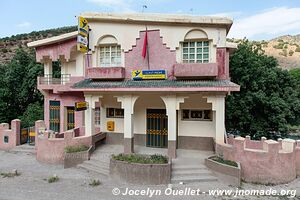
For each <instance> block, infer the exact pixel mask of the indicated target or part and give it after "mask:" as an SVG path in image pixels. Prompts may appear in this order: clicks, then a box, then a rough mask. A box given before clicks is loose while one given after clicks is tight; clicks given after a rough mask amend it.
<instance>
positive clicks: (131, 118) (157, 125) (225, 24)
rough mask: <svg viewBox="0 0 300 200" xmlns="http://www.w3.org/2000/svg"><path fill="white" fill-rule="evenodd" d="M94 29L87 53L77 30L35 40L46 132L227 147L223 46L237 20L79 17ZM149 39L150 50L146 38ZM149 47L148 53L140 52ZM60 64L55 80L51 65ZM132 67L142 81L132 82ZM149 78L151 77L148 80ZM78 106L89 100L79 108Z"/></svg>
mask: <svg viewBox="0 0 300 200" xmlns="http://www.w3.org/2000/svg"><path fill="white" fill-rule="evenodd" d="M81 16H82V17H84V18H86V19H87V20H88V22H89V26H90V29H91V31H90V35H89V44H90V49H91V50H90V53H89V54H90V55H86V54H83V53H81V52H80V51H78V50H77V34H78V33H77V31H76V32H72V33H67V34H64V35H60V36H56V37H52V38H48V39H43V40H39V41H34V42H31V43H29V44H28V46H29V47H33V48H35V49H36V59H37V61H38V62H40V63H42V64H43V65H44V76H43V77H38V89H39V90H40V91H41V92H42V93H43V95H44V101H45V103H44V109H45V111H44V121H45V124H46V128H47V129H48V130H53V131H55V132H64V131H67V130H68V129H73V128H80V129H83V130H84V133H85V135H86V136H92V135H95V134H97V133H99V132H105V133H106V134H107V135H106V143H112V144H123V145H124V152H125V153H131V152H134V144H137V145H144V146H149V147H159V148H167V149H168V154H169V156H170V157H172V158H174V157H176V149H199V150H213V149H214V144H215V143H220V144H223V143H224V138H225V135H224V134H225V97H226V96H227V95H229V94H230V92H232V91H239V89H240V88H239V86H238V85H237V84H235V83H233V82H231V81H230V75H229V54H230V52H231V50H233V49H234V48H236V45H235V44H232V43H228V42H226V36H227V34H228V32H229V30H230V27H231V25H232V20H230V19H227V18H220V17H202V16H185V15H163V14H107V13H82V14H81ZM146 35H147V42H146V46H145V36H146ZM145 48H146V56H144V55H143V49H144V50H145ZM58 60H59V61H60V63H61V76H60V78H53V75H52V74H53V70H52V68H53V67H52V63H53V62H54V61H58ZM135 70H141V71H137V72H142V73H143V74H144V75H145V74H148V76H147V75H145V77H144V78H141V79H139V80H133V77H134V75H137V74H135V72H136V71H135ZM149 76H150V77H151V78H150V79H147V77H149ZM76 102H87V103H88V107H87V109H86V110H85V111H75V109H74V107H75V103H76Z"/></svg>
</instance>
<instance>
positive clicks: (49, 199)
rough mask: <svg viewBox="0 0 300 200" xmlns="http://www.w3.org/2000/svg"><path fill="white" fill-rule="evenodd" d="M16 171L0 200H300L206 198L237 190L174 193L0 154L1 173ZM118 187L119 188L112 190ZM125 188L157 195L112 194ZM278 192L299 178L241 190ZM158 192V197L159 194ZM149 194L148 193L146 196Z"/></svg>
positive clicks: (2, 186)
mask: <svg viewBox="0 0 300 200" xmlns="http://www.w3.org/2000/svg"><path fill="white" fill-rule="evenodd" d="M14 170H17V171H18V172H20V173H21V175H20V176H16V177H13V178H3V177H0V200H27V199H28V200H53V199H55V200H69V199H70V200H77V199H78V200H83V199H84V200H94V199H95V200H102V199H103V200H110V199H116V200H119V199H120V200H123V199H133V200H135V199H138V200H140V199H164V200H168V199H170V200H171V199H172V200H173V199H180V200H184V199H187V200H193V199H197V200H199V199H205V200H206V199H208V200H209V199H281V200H282V199H300V198H299V197H294V198H288V197H287V196H282V197H270V196H239V197H233V196H222V197H220V196H219V197H218V196H209V195H208V194H203V193H202V192H208V191H209V190H210V189H216V188H219V189H232V190H234V191H235V190H236V188H234V187H231V186H228V185H224V184H223V183H221V182H211V183H197V184H187V185H173V186H172V188H173V190H170V189H167V186H140V185H130V184H124V183H123V184H122V183H115V182H113V181H111V180H109V179H108V178H105V177H102V176H100V175H97V174H93V173H88V172H86V171H85V170H82V169H77V168H71V169H63V167H62V166H54V165H45V164H40V163H38V162H37V161H36V160H35V156H34V155H31V154H26V153H11V152H10V153H9V152H4V151H0V173H5V172H13V171H14ZM53 175H57V176H58V177H59V181H58V182H55V183H48V182H47V178H49V177H50V176H53ZM93 179H96V180H100V182H101V184H100V185H99V186H96V187H92V186H90V185H89V183H90V182H91V180H93ZM114 188H118V189H119V190H118V189H114ZM126 188H129V189H130V190H132V191H136V190H137V191H141V190H145V191H147V189H148V188H149V189H151V190H155V192H156V194H157V195H153V196H152V197H151V198H150V197H149V195H122V194H120V195H113V194H112V191H113V190H114V192H121V193H124V192H125V191H126ZM189 188H190V189H195V190H196V189H200V193H199V194H200V195H181V196H178V195H177V196H176V195H163V194H164V192H178V191H184V190H187V189H189ZM270 188H271V189H274V190H277V191H280V190H282V189H290V190H297V191H300V179H297V180H295V181H293V182H292V183H290V184H286V185H278V186H262V185H252V184H246V183H244V184H243V186H242V187H241V189H259V190H262V189H263V190H270ZM159 191H160V192H161V194H160V195H159ZM297 193H298V192H297ZM148 194H149V193H148Z"/></svg>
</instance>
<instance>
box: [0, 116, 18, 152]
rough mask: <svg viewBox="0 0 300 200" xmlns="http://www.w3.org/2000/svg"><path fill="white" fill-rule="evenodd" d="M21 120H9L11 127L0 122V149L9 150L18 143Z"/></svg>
mask: <svg viewBox="0 0 300 200" xmlns="http://www.w3.org/2000/svg"><path fill="white" fill-rule="evenodd" d="M20 135H21V121H20V120H19V119H15V120H12V121H11V129H10V128H9V124H7V123H2V124H0V150H10V149H13V148H14V147H16V146H18V145H20Z"/></svg>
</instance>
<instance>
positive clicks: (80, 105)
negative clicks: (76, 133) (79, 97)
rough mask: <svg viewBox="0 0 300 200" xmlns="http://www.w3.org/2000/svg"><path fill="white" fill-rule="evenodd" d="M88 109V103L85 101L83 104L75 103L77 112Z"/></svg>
mask: <svg viewBox="0 0 300 200" xmlns="http://www.w3.org/2000/svg"><path fill="white" fill-rule="evenodd" d="M87 107H88V103H87V102H85V101H83V102H75V110H76V111H82V110H86V109H87Z"/></svg>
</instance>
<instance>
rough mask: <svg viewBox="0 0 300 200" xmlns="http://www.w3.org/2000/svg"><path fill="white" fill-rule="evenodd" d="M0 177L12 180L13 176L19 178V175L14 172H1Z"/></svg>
mask: <svg viewBox="0 0 300 200" xmlns="http://www.w3.org/2000/svg"><path fill="white" fill-rule="evenodd" d="M0 175H1V176H2V178H13V177H15V176H20V175H21V174H20V173H19V172H18V171H17V170H15V171H14V172H1V173H0Z"/></svg>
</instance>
